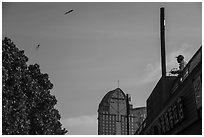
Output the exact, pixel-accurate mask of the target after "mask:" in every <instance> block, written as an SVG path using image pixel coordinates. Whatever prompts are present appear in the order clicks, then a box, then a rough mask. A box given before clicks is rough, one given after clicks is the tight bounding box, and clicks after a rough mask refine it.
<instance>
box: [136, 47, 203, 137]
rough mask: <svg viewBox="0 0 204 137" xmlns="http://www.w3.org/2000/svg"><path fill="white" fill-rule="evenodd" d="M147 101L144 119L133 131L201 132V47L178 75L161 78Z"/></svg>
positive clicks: (141, 132) (175, 133) (140, 133)
mask: <svg viewBox="0 0 204 137" xmlns="http://www.w3.org/2000/svg"><path fill="white" fill-rule="evenodd" d="M146 103H147V118H146V119H145V120H144V122H143V123H142V124H141V126H140V127H139V129H138V130H137V131H136V133H135V134H138V135H149V134H154V135H160V134H162V135H166V134H168V135H197V134H202V47H200V49H199V50H198V51H197V52H196V53H195V54H194V56H193V57H192V58H191V60H190V61H189V62H188V64H187V65H186V67H185V68H184V69H183V70H182V72H181V73H180V74H179V75H178V76H174V77H173V76H165V77H162V78H161V79H160V80H159V82H158V83H157V85H156V86H155V88H154V90H153V91H152V93H151V94H150V96H149V98H148V99H147V102H146Z"/></svg>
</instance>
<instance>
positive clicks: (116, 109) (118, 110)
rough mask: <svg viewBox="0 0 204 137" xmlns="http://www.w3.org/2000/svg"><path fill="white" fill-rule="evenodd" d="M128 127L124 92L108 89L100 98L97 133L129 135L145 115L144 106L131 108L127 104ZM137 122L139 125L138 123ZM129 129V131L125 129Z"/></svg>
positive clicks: (118, 89)
mask: <svg viewBox="0 0 204 137" xmlns="http://www.w3.org/2000/svg"><path fill="white" fill-rule="evenodd" d="M129 108H130V109H129V110H130V111H129V112H130V113H129V116H128V117H129V122H128V123H129V128H127V100H126V95H125V93H124V92H123V91H122V90H121V89H120V88H117V89H115V90H112V91H109V92H108V93H107V94H106V95H105V96H104V97H103V99H102V101H101V102H100V104H99V108H98V134H99V135H127V134H128V133H129V134H130V135H132V134H134V132H135V131H136V130H137V128H138V127H139V126H140V123H142V121H143V120H144V118H145V117H146V108H145V107H142V108H138V109H133V108H132V105H129ZM138 124H139V125H138ZM127 129H129V132H128V131H127Z"/></svg>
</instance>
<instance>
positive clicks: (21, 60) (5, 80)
mask: <svg viewBox="0 0 204 137" xmlns="http://www.w3.org/2000/svg"><path fill="white" fill-rule="evenodd" d="M27 61H28V57H26V56H25V55H24V51H23V50H19V49H18V48H17V47H16V45H15V44H14V43H13V42H12V41H11V40H10V39H9V38H6V37H5V38H4V40H3V41H2V134H6V135H7V134H13V135H24V134H25V135H64V134H66V133H67V130H66V129H65V128H63V129H62V127H61V126H62V124H61V123H60V118H61V116H60V114H59V111H58V110H57V109H55V108H54V106H55V105H56V103H57V100H56V98H55V96H53V95H51V94H50V90H51V89H52V88H53V84H52V83H51V82H50V80H49V76H48V74H42V73H41V72H40V66H39V65H38V64H34V65H29V66H28V65H27V64H26V62H27Z"/></svg>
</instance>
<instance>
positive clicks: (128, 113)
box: [126, 94, 130, 135]
mask: <svg viewBox="0 0 204 137" xmlns="http://www.w3.org/2000/svg"><path fill="white" fill-rule="evenodd" d="M126 105H127V106H126V107H127V135H129V134H130V133H129V115H130V105H129V97H128V94H127V95H126Z"/></svg>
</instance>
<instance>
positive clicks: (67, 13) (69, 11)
mask: <svg viewBox="0 0 204 137" xmlns="http://www.w3.org/2000/svg"><path fill="white" fill-rule="evenodd" d="M72 11H74V10H69V11H67V12H66V13H65V15H67V14H68V13H70V12H72Z"/></svg>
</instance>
